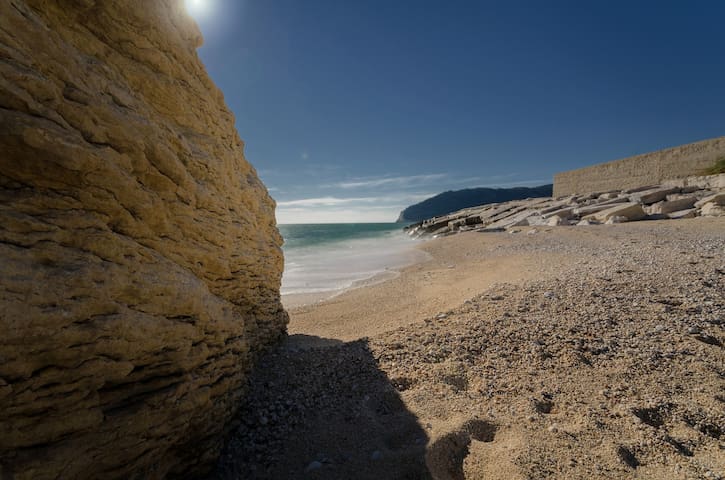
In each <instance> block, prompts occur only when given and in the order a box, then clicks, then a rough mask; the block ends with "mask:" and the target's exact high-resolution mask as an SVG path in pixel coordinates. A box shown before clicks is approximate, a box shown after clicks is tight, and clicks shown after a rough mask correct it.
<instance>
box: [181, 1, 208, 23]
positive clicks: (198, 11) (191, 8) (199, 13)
mask: <svg viewBox="0 0 725 480" xmlns="http://www.w3.org/2000/svg"><path fill="white" fill-rule="evenodd" d="M209 3H210V2H209V0H184V4H185V5H186V11H187V12H189V15H191V16H192V17H194V18H195V19H197V20H199V19H200V18H202V17H204V16H206V15H208V14H209V10H210V7H211V6H210V4H209Z"/></svg>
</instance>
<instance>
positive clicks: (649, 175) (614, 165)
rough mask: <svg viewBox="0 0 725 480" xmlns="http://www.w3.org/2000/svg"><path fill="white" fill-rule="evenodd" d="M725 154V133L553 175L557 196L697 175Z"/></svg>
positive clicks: (620, 188)
mask: <svg viewBox="0 0 725 480" xmlns="http://www.w3.org/2000/svg"><path fill="white" fill-rule="evenodd" d="M720 157H725V137H718V138H712V139H709V140H703V141H700V142H695V143H689V144H687V145H681V146H679V147H673V148H667V149H664V150H658V151H656V152H651V153H645V154H642V155H636V156H633V157H628V158H623V159H621V160H615V161H613V162H607V163H600V164H598V165H593V166H591V167H585V168H580V169H577V170H569V171H567V172H561V173H557V174H556V175H554V197H560V196H563V195H570V194H575V193H589V192H596V191H607V190H623V189H627V188H634V187H639V186H642V185H654V184H659V183H662V181H664V180H669V179H673V178H682V177H687V176H691V175H697V174H699V173H700V172H702V170H704V169H706V168H708V167H710V166H711V165H712V164H713V163H715V161H716V160H717V159H718V158H720Z"/></svg>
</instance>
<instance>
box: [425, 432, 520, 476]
mask: <svg viewBox="0 0 725 480" xmlns="http://www.w3.org/2000/svg"><path fill="white" fill-rule="evenodd" d="M520 444H521V441H520V440H519V439H518V436H515V435H512V432H510V431H505V432H501V431H500V429H499V427H498V425H496V424H495V423H492V422H488V421H485V420H479V419H472V420H468V421H467V422H465V423H463V424H462V425H461V426H460V427H459V428H456V429H454V430H453V431H451V432H448V433H445V434H443V435H441V436H440V437H438V439H436V440H435V441H434V442H433V443H432V444H431V446H430V447H429V448H428V451H427V453H426V458H425V460H426V465H427V466H428V470H429V471H430V473H431V475H432V477H433V478H434V479H435V480H466V479H472V478H476V479H486V480H489V479H504V478H505V479H517V478H522V477H521V475H520V474H519V472H518V469H517V467H516V466H515V465H514V464H513V462H512V460H513V458H514V457H515V451H516V450H518V449H519V448H518V447H520Z"/></svg>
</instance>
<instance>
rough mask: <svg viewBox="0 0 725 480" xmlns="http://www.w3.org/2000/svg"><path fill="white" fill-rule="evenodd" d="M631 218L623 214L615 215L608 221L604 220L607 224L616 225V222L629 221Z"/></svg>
mask: <svg viewBox="0 0 725 480" xmlns="http://www.w3.org/2000/svg"><path fill="white" fill-rule="evenodd" d="M628 221H629V218H627V217H625V216H623V215H613V216H611V217H609V218H608V219H607V221H606V222H604V223H605V224H606V225H614V224H615V223H625V222H628Z"/></svg>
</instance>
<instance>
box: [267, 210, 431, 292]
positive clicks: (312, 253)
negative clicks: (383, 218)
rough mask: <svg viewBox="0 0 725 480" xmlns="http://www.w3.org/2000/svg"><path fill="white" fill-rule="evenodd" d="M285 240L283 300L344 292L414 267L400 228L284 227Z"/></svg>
mask: <svg viewBox="0 0 725 480" xmlns="http://www.w3.org/2000/svg"><path fill="white" fill-rule="evenodd" d="M279 230H280V232H281V233H282V236H283V237H284V239H285V245H284V246H283V250H284V256H285V267H284V275H283V277H282V288H281V293H282V295H288V294H299V293H318V292H327V291H336V290H343V289H346V288H349V287H351V286H353V284H355V283H357V282H360V281H362V280H365V279H368V278H371V277H374V276H376V275H378V274H380V273H382V272H385V271H386V270H394V269H397V268H401V267H403V266H405V265H409V264H411V263H413V262H414V261H415V259H416V258H417V256H418V254H417V252H416V250H414V249H413V248H412V247H413V246H414V245H415V243H416V241H415V240H412V239H411V238H410V237H408V235H406V234H405V233H404V232H403V230H402V225H401V224H398V223H357V224H354V223H341V224H320V225H309V224H304V225H302V224H300V225H291V224H288V225H280V226H279Z"/></svg>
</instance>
